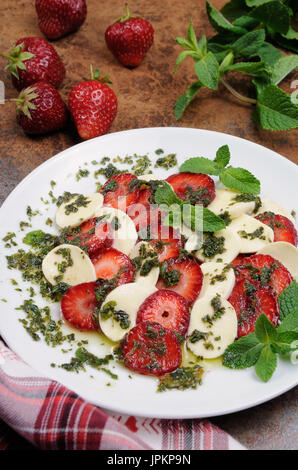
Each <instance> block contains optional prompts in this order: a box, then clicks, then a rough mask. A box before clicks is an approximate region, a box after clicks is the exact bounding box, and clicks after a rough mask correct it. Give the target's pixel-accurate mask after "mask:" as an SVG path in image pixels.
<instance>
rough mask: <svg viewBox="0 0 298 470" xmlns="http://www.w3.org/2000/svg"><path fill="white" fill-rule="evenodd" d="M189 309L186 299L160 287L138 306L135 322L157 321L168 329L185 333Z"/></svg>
mask: <svg viewBox="0 0 298 470" xmlns="http://www.w3.org/2000/svg"><path fill="white" fill-rule="evenodd" d="M189 318H190V311H189V306H188V303H187V302H186V300H185V299H184V298H183V297H182V296H181V295H179V294H177V292H173V291H172V290H168V289H161V290H158V291H157V292H154V293H153V294H151V295H150V296H149V297H147V299H146V300H145V301H144V302H143V303H142V305H141V306H140V307H139V310H138V313H137V320H136V321H137V323H139V322H142V321H151V322H157V323H160V324H161V325H163V326H164V327H165V328H168V329H169V330H175V331H178V333H180V334H181V335H185V334H186V331H187V328H188V325H189Z"/></svg>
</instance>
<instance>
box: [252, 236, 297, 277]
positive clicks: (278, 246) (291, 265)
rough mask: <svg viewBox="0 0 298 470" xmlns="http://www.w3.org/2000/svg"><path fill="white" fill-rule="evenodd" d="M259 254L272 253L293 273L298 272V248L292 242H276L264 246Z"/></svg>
mask: <svg viewBox="0 0 298 470" xmlns="http://www.w3.org/2000/svg"><path fill="white" fill-rule="evenodd" d="M257 254H260V255H270V256H272V258H275V259H277V260H278V261H280V262H281V263H282V264H283V265H284V266H285V267H286V268H287V269H288V270H289V271H290V273H291V274H292V276H295V274H296V273H297V272H298V250H297V248H296V247H295V246H294V245H292V244H291V243H287V242H275V243H270V244H269V245H267V246H265V247H264V248H262V250H260V251H258V253H257Z"/></svg>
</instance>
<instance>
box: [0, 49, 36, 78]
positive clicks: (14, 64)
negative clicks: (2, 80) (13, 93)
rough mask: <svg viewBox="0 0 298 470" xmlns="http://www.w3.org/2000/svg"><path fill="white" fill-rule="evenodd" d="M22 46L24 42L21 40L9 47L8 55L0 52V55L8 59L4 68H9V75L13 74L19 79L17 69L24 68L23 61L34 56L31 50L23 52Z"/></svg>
mask: <svg viewBox="0 0 298 470" xmlns="http://www.w3.org/2000/svg"><path fill="white" fill-rule="evenodd" d="M24 47H25V44H24V43H23V42H22V44H18V45H17V46H15V47H14V48H13V49H11V51H10V54H9V55H7V54H1V56H2V57H5V58H6V59H8V61H9V63H8V64H7V65H6V67H5V69H4V70H9V72H10V73H11V75H13V76H14V77H15V78H16V79H17V80H18V79H19V72H18V69H20V70H26V65H25V61H26V60H29V59H32V57H34V54H31V52H26V51H25V52H23V51H24Z"/></svg>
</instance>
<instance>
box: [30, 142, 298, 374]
mask: <svg viewBox="0 0 298 470" xmlns="http://www.w3.org/2000/svg"><path fill="white" fill-rule="evenodd" d="M224 147H227V146H224ZM222 149H223V148H222ZM224 150H225V152H226V151H227V149H226V148H225V149H224ZM225 152H223V151H222V154H221V153H220V152H219V153H218V155H217V157H216V158H215V160H209V162H210V163H209V164H207V163H206V161H207V159H202V157H200V158H197V159H189V160H187V161H186V162H184V164H183V165H182V167H180V170H181V171H180V172H176V173H174V174H171V175H170V176H168V177H167V178H166V179H165V180H160V179H159V178H158V177H157V176H155V175H154V174H144V175H139V176H135V175H133V174H132V173H127V172H125V173H123V172H121V171H120V170H119V171H118V172H115V174H114V175H113V176H112V177H110V178H109V179H108V180H107V181H106V183H105V184H104V185H103V186H102V188H101V190H100V192H97V193H94V194H87V195H85V194H73V193H68V192H65V193H64V194H63V195H62V196H61V197H59V198H58V201H57V206H58V208H57V212H56V220H55V223H56V225H57V227H58V229H59V233H57V234H55V235H52V238H51V240H54V242H53V243H52V246H51V247H50V248H51V249H45V250H44V256H43V259H42V272H43V275H44V277H45V279H46V280H47V282H48V283H49V284H51V285H52V286H57V287H59V286H62V287H63V289H62V290H61V292H62V294H63V295H62V298H61V314H62V317H63V319H64V320H65V321H66V322H67V323H68V324H70V325H71V326H72V327H74V328H76V329H78V330H80V331H86V332H90V331H100V332H101V334H103V335H105V336H106V337H107V338H108V339H109V340H110V341H112V342H113V343H115V350H117V357H118V359H119V360H120V361H121V362H122V363H123V364H124V366H125V367H127V368H128V369H130V370H131V371H134V372H136V373H139V374H145V375H152V376H157V377H165V376H167V374H171V373H173V372H175V371H177V370H180V369H179V368H181V362H182V348H184V347H186V348H187V349H188V350H190V351H191V352H192V353H193V354H194V356H195V357H197V358H200V359H201V358H204V359H214V358H218V357H220V356H222V355H223V354H224V353H225V352H226V351H227V350H229V349H228V348H229V347H230V346H231V345H232V344H235V341H236V343H237V341H238V342H239V341H241V340H242V338H243V337H245V336H248V335H251V336H250V338H256V336H255V325H256V322H257V321H258V318H259V317H260V316H262V317H263V316H264V315H265V316H266V317H267V319H268V320H269V322H270V324H271V325H272V328H277V327H278V325H279V324H280V304H279V297H280V295H281V294H282V293H283V292H284V291H285V289H287V288H290V287H291V288H292V287H293V286H294V284H295V275H296V274H297V272H298V250H297V248H296V247H297V243H298V236H297V231H296V229H295V225H294V224H295V218H294V215H293V214H292V213H290V212H289V211H288V210H287V209H285V208H283V207H281V206H280V205H279V204H278V203H277V202H273V201H271V200H269V199H267V198H260V197H259V195H258V192H259V190H258V189H256V187H257V186H258V185H257V183H256V182H257V180H256V178H254V177H253V175H251V174H250V173H249V172H248V171H247V170H243V169H235V170H242V171H243V174H242V176H243V175H244V176H245V178H244V177H242V176H241V175H240V176H239V178H238V181H236V182H235V179H237V178H236V176H235V175H232V176H233V178H234V179H232V178H230V179H229V178H227V174H228V171H226V175H224V173H223V172H224V168H225V167H226V165H227V159H226V153H225ZM220 155H222V160H221V158H220ZM200 159H201V160H200ZM203 160H206V161H205V162H204V161H203ZM223 160H225V163H224V164H223ZM227 169H228V170H229V167H228V168H227ZM186 170H187V171H186ZM245 172H246V173H245ZM208 173H209V174H208ZM240 173H241V172H240ZM235 174H236V172H235ZM238 174H239V172H238ZM248 174H249V175H250V177H251V178H249V177H248ZM210 175H213V176H219V178H220V181H221V183H219V184H218V183H216V184H215V181H214V178H212V177H211V176H210ZM221 175H222V177H221ZM228 176H229V175H228ZM230 176H231V175H230ZM222 183H225V185H224V184H222ZM238 188H240V189H238ZM198 208H199V210H195V209H198ZM184 210H186V211H188V214H190V216H188V217H187V216H185V215H184V213H183V211H184ZM189 210H190V212H189ZM198 227H199V228H198ZM38 232H40V231H35V232H31V236H32V237H33V238H34V237H35V242H36V243H38V240H44V235H41V232H40V233H38ZM29 235H30V234H29ZM296 300H297V299H296ZM296 307H297V308H298V305H296ZM296 307H295V308H296ZM283 316H285V315H284V314H283ZM293 330H295V331H297V328H293ZM276 343H278V341H277V340H276ZM264 345H265V343H264ZM259 349H260V354H261V348H259ZM272 350H273V352H274V348H273V349H272ZM257 359H258V358H256V361H257ZM256 361H255V362H256ZM226 362H228V361H226ZM250 365H252V364H250Z"/></svg>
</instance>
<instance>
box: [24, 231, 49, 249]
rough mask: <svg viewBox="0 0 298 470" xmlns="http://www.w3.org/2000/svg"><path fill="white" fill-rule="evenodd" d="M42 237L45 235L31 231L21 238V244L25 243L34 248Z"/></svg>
mask: <svg viewBox="0 0 298 470" xmlns="http://www.w3.org/2000/svg"><path fill="white" fill-rule="evenodd" d="M44 236H45V233H44V232H43V231H42V230H33V231H32V232H29V233H27V235H26V236H25V237H24V238H23V242H24V243H26V245H31V246H35V245H37V244H38V242H39V241H40V240H41V239H43V238H44Z"/></svg>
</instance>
